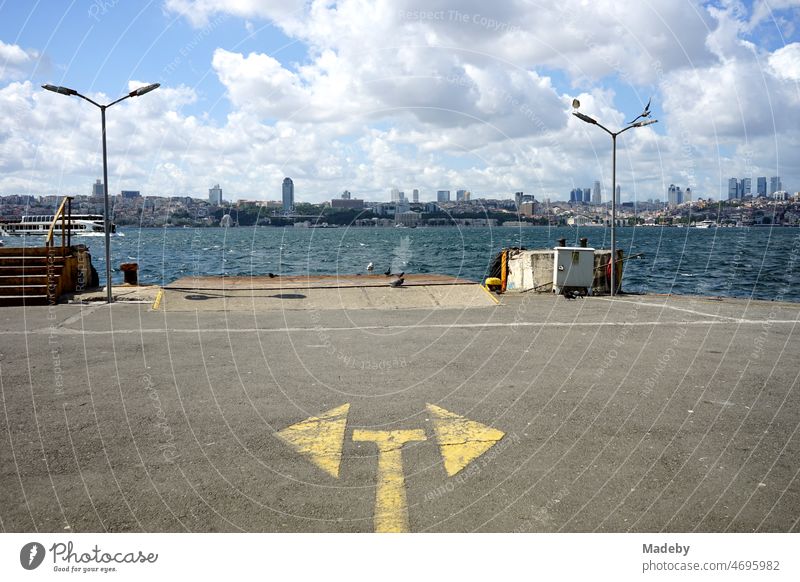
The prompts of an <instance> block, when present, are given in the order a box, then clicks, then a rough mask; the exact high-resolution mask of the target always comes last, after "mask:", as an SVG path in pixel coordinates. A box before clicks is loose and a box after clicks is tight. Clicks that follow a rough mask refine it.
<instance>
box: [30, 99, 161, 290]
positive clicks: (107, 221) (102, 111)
mask: <svg viewBox="0 0 800 582" xmlns="http://www.w3.org/2000/svg"><path fill="white" fill-rule="evenodd" d="M160 86H161V84H160V83H153V84H151V85H146V86H144V87H139V88H138V89H134V90H133V91H131V92H130V93H128V94H127V95H125V96H124V97H120V98H119V99H117V100H116V101H112V102H111V103H109V104H108V105H100V104H99V103H96V102H95V101H92V100H91V99H89V98H88V97H86V96H85V95H81V94H80V93H78V92H77V91H76V90H75V89H70V88H69V87H58V86H56V85H42V89H47V90H48V91H52V92H53V93H59V94H60V95H66V96H67V97H71V96H72V95H75V96H76V97H80V98H81V99H83V100H85V101H88V102H89V103H91V104H92V105H94V106H95V107H99V108H100V119H101V121H102V127H103V194H104V204H105V213H104V219H103V222H104V226H105V229H104V230H105V232H106V299H107V301H108V303H112V302H113V301H114V297H113V295H112V293H111V215H110V212H109V208H108V157H107V155H106V109H108V108H109V107H111V106H112V105H115V104H117V103H119V102H120V101H124V100H125V99H127V98H128V97H141V96H142V95H144V94H145V93H149V92H150V91H153V90H154V89H158V88H159V87H160Z"/></svg>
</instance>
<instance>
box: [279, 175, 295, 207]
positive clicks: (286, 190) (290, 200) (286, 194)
mask: <svg viewBox="0 0 800 582" xmlns="http://www.w3.org/2000/svg"><path fill="white" fill-rule="evenodd" d="M281 191H282V198H283V211H284V212H285V213H287V214H288V213H290V212H292V211H293V210H294V182H292V179H291V178H284V179H283V186H282V188H281Z"/></svg>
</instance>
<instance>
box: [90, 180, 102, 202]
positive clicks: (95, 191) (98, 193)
mask: <svg viewBox="0 0 800 582" xmlns="http://www.w3.org/2000/svg"><path fill="white" fill-rule="evenodd" d="M104 194H105V191H104V190H103V183H102V182H101V181H100V180H97V181H96V182H95V183H94V184H92V196H94V197H95V198H102V197H103V196H104Z"/></svg>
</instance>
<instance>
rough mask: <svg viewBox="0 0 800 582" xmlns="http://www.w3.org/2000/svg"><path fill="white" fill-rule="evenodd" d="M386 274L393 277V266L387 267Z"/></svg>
mask: <svg viewBox="0 0 800 582" xmlns="http://www.w3.org/2000/svg"><path fill="white" fill-rule="evenodd" d="M384 275H386V276H387V277H391V276H392V269H391V268H390V269H386V272H385V273H384Z"/></svg>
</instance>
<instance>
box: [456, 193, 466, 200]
mask: <svg viewBox="0 0 800 582" xmlns="http://www.w3.org/2000/svg"><path fill="white" fill-rule="evenodd" d="M466 197H467V191H466V190H456V202H464V200H466Z"/></svg>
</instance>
